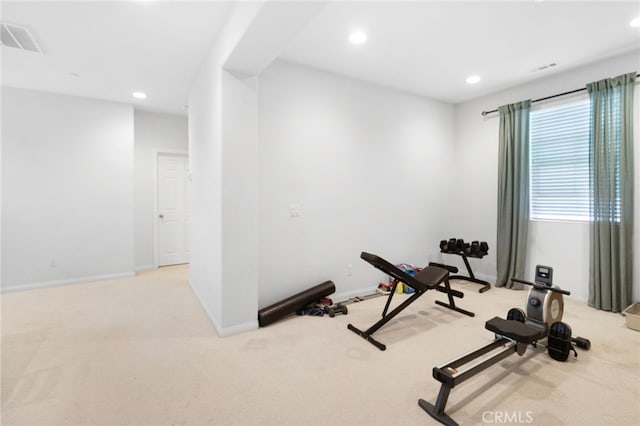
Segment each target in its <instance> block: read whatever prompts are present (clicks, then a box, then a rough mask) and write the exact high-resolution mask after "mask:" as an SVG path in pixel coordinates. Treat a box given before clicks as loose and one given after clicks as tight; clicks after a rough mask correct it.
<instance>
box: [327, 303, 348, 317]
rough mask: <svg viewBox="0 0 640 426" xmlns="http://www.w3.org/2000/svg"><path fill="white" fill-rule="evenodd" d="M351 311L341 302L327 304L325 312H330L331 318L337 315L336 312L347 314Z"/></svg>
mask: <svg viewBox="0 0 640 426" xmlns="http://www.w3.org/2000/svg"><path fill="white" fill-rule="evenodd" d="M348 312H349V310H348V309H347V307H346V306H345V305H343V304H341V303H338V304H337V305H335V306H325V307H324V313H325V314H329V316H330V317H331V318H333V317H335V316H336V314H344V315H347V313H348Z"/></svg>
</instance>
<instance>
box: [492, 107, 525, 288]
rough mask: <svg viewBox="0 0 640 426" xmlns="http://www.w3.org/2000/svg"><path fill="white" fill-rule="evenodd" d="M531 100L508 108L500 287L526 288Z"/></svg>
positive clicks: (501, 173) (502, 157)
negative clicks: (522, 282)
mask: <svg viewBox="0 0 640 426" xmlns="http://www.w3.org/2000/svg"><path fill="white" fill-rule="evenodd" d="M530 110H531V100H526V101H523V102H518V103H515V104H511V105H504V106H501V107H499V108H498V111H499V113H500V141H499V143H500V147H499V151H498V233H497V244H496V260H497V280H496V286H497V287H504V286H507V287H509V288H522V285H521V284H515V285H514V284H513V283H512V282H511V278H512V277H516V278H520V279H522V278H523V277H524V267H525V260H526V252H527V232H528V227H529V112H530Z"/></svg>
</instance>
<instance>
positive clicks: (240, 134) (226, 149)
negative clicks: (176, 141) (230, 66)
mask: <svg viewBox="0 0 640 426" xmlns="http://www.w3.org/2000/svg"><path fill="white" fill-rule="evenodd" d="M256 83H257V79H256V77H249V78H237V77H236V76H234V75H233V74H232V73H229V72H227V71H223V73H222V111H223V119H224V125H223V128H222V131H223V141H224V144H223V153H222V158H223V164H222V170H223V178H222V244H223V253H222V273H223V276H222V280H223V282H224V283H227V285H225V286H224V287H223V293H222V298H223V300H224V305H223V306H222V311H223V321H222V326H223V327H225V328H227V327H234V326H237V325H242V324H244V323H246V322H247V319H252V320H254V321H255V318H256V316H257V311H258V173H259V168H258V106H257V93H256Z"/></svg>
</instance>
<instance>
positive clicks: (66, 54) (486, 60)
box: [1, 0, 640, 114]
mask: <svg viewBox="0 0 640 426" xmlns="http://www.w3.org/2000/svg"><path fill="white" fill-rule="evenodd" d="M289 4H291V3H289ZM282 7H283V13H285V14H286V7H287V4H286V3H284V4H283V6H282ZM230 10H231V3H230V2H226V1H198V2H187V1H172V2H162V1H135V0H133V1H127V2H113V1H111V2H86V1H75V2H56V1H47V2H24V1H23V2H10V1H4V0H3V1H2V10H1V12H2V22H8V23H12V24H18V25H23V26H26V27H27V28H29V29H30V30H31V32H32V34H33V35H34V37H35V38H36V39H37V41H38V42H39V43H40V45H41V47H42V48H43V49H44V51H45V55H40V54H36V53H31V52H23V51H18V50H16V49H11V48H7V47H4V46H3V47H2V84H3V85H9V86H15V87H22V88H29V89H36V90H44V91H50V92H57V93H66V94H71V95H76V96H86V97H92V98H98V99H106V100H112V101H118V102H126V103H132V104H135V105H137V106H139V107H141V108H145V109H150V110H157V111H162V112H170V113H177V114H184V113H185V109H184V105H185V104H186V102H187V95H188V90H189V87H190V85H191V83H192V82H193V79H194V77H195V73H196V71H197V70H198V67H199V66H200V64H201V62H202V60H203V57H204V54H205V52H206V51H207V49H208V48H209V47H210V46H211V44H212V42H213V40H214V38H215V36H216V35H217V34H218V32H219V31H220V28H221V27H222V25H223V22H224V21H225V19H226V18H227V16H228V14H229V12H230ZM638 16H640V2H638V1H637V0H629V1H618V2H615V1H602V2H593V1H573V2H568V1H564V2H560V1H552V0H547V1H535V0H526V1H513V0H512V1H508V2H506V1H501V2H500V1H469V2H458V1H448V2H445V1H440V2H435V1H422V2H417V1H413V2H399V1H387V2H340V1H333V2H327V3H326V5H325V6H324V7H323V8H320V9H319V12H317V13H316V15H315V16H314V17H313V18H311V20H310V21H309V24H308V25H306V26H305V27H304V28H303V29H302V31H301V32H300V33H299V34H298V36H297V37H295V38H294V39H292V40H289V42H288V43H286V45H284V46H283V47H282V49H281V50H282V55H281V56H280V57H281V58H282V59H285V60H288V61H293V62H298V63H301V64H305V65H308V66H312V67H315V68H319V69H323V70H326V71H330V72H335V73H339V74H343V75H347V76H351V77H354V78H358V79H362V80H366V81H370V82H374V83H379V84H382V85H386V86H391V87H395V88H398V89H401V90H406V91H410V92H414V93H418V94H422V95H425V96H428V97H430V98H434V99H440V100H443V101H447V102H453V103H457V102H462V101H466V100H469V99H472V98H474V97H478V96H481V95H484V94H487V93H490V92H495V91H498V90H501V89H504V88H507V87H510V86H513V85H516V84H520V83H523V82H526V81H530V80H533V79H536V78H540V77H544V76H548V75H550V74H552V73H556V72H560V71H563V70H568V69H571V68H573V67H576V66H579V65H582V64H586V63H589V62H593V61H597V60H601V59H604V58H606V57H609V56H613V55H616V54H619V53H623V52H627V51H631V50H633V49H640V29H638V28H631V27H630V26H629V22H630V21H631V20H632V19H633V18H635V17H638ZM278 19H279V20H280V22H282V19H283V17H282V16H279V17H278ZM274 22H275V20H274ZM277 25H278V24H277V23H274V25H273V26H272V27H271V28H276V26H277ZM280 25H281V24H280ZM260 28H261V31H269V25H265V23H264V22H261V26H260ZM353 28H360V29H363V30H365V31H366V32H367V34H368V40H367V42H366V43H365V44H364V45H360V46H353V45H350V44H349V43H348V41H347V38H348V35H349V32H350V31H351V30H352V29H353ZM265 37H269V34H266V33H265ZM256 48H258V49H259V46H257V47H256ZM245 53H246V52H245ZM639 55H640V54H639ZM549 63H556V64H557V66H555V67H552V68H549V69H547V70H545V71H535V70H536V69H537V68H538V67H540V66H543V65H546V64H549ZM639 67H640V57H639ZM74 74H77V75H74ZM471 74H478V75H480V76H481V77H482V80H481V81H480V83H478V84H476V85H474V86H469V85H467V84H466V83H465V82H464V80H465V78H466V77H467V76H469V75H471ZM135 90H141V91H144V92H146V93H147V94H148V96H149V97H148V98H147V99H146V100H144V101H138V100H135V99H133V98H132V97H131V92H133V91H135Z"/></svg>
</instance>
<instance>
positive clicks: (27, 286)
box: [0, 272, 135, 293]
mask: <svg viewBox="0 0 640 426" xmlns="http://www.w3.org/2000/svg"><path fill="white" fill-rule="evenodd" d="M133 276H135V272H122V273H119V274H108V275H92V276H88V277H80V278H73V279H67V280H54V281H44V282H39V283H31V284H19V285H12V286H7V287H2V289H1V290H0V292H2V293H11V292H14V291H26V290H36V289H41V288H49V287H60V286H63V285H72V284H84V283H91V282H96V281H105V280H114V279H118V278H130V277H133Z"/></svg>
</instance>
